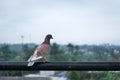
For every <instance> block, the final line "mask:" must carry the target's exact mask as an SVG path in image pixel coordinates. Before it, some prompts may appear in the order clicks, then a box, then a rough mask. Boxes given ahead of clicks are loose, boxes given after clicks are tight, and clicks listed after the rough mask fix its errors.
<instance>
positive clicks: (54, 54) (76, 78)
mask: <svg viewBox="0 0 120 80" xmlns="http://www.w3.org/2000/svg"><path fill="white" fill-rule="evenodd" d="M35 48H36V47H29V46H28V45H27V44H24V45H22V49H21V50H20V51H18V52H16V51H13V50H11V48H10V45H8V44H4V45H3V46H2V47H0V61H27V60H28V58H29V57H30V56H31V55H32V54H33V52H34V50H35ZM46 58H47V59H48V60H49V61H119V60H120V46H114V45H81V46H78V45H74V44H71V43H69V44H68V45H65V46H61V45H59V44H57V43H53V44H52V45H51V52H50V54H49V55H48V56H47V57H46ZM2 72H3V73H2V74H3V75H4V76H23V75H25V74H28V73H34V72H33V71H2ZM119 76H120V72H111V71H103V72H102V71H69V72H68V79H69V80H119V78H120V77H119Z"/></svg>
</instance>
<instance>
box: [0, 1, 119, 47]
mask: <svg viewBox="0 0 120 80" xmlns="http://www.w3.org/2000/svg"><path fill="white" fill-rule="evenodd" d="M48 33H50V34H53V37H54V39H53V40H52V42H57V43H59V44H67V43H74V44H102V43H110V44H117V45H120V0H0V43H4V42H5V43H21V41H22V40H21V35H23V36H24V40H23V41H24V43H29V42H34V43H41V42H42V41H43V39H44V37H45V35H46V34H48Z"/></svg>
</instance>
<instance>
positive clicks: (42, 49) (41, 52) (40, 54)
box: [28, 34, 53, 66]
mask: <svg viewBox="0 0 120 80" xmlns="http://www.w3.org/2000/svg"><path fill="white" fill-rule="evenodd" d="M50 39H53V37H52V35H51V34H48V35H46V37H45V40H44V42H43V43H41V44H40V45H39V46H38V47H37V48H36V49H35V51H34V53H33V55H32V56H31V57H30V58H29V59H28V66H33V65H34V63H35V61H37V60H40V59H43V58H44V56H45V55H47V54H49V53H50V50H51V47H50Z"/></svg>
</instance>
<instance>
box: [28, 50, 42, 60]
mask: <svg viewBox="0 0 120 80" xmlns="http://www.w3.org/2000/svg"><path fill="white" fill-rule="evenodd" d="M42 57H43V56H37V51H36V50H35V52H34V54H33V55H32V56H31V57H30V58H29V59H28V62H30V61H35V60H38V59H40V58H42Z"/></svg>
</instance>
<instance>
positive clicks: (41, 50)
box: [28, 44, 50, 62]
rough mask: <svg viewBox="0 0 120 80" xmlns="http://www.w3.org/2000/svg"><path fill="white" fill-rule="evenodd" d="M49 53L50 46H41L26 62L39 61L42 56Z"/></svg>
mask: <svg viewBox="0 0 120 80" xmlns="http://www.w3.org/2000/svg"><path fill="white" fill-rule="evenodd" d="M49 52H50V45H47V44H41V45H39V46H38V47H37V48H36V50H35V52H34V54H33V55H32V56H31V57H30V58H29V59H28V62H30V61H36V60H38V59H41V58H43V56H44V55H46V54H48V53H49Z"/></svg>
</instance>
